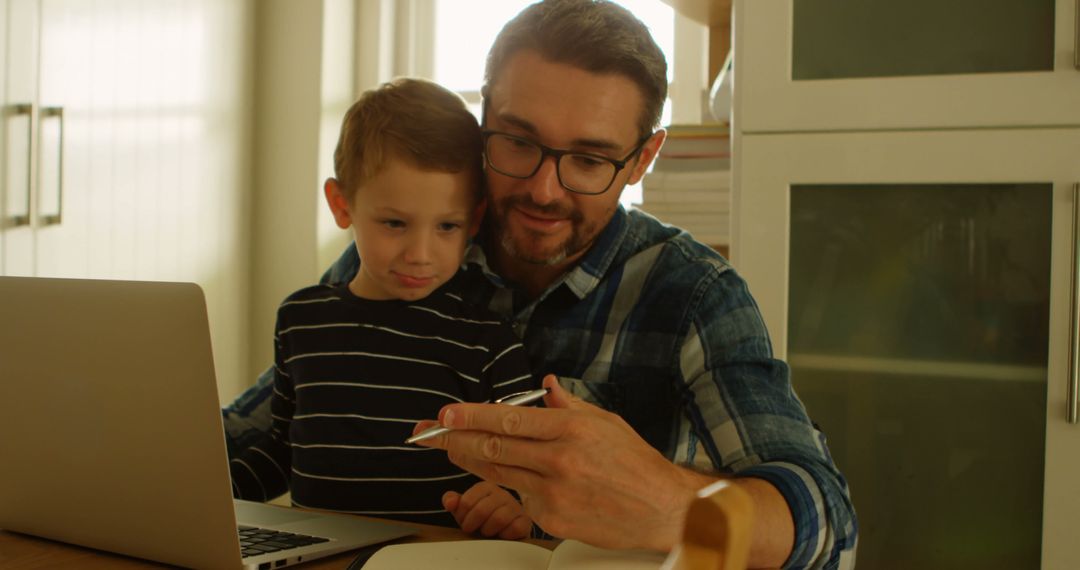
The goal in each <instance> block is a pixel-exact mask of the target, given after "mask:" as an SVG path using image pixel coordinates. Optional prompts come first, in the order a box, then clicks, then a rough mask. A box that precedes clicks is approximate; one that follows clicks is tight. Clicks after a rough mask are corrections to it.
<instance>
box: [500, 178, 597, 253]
mask: <svg viewBox="0 0 1080 570" xmlns="http://www.w3.org/2000/svg"><path fill="white" fill-rule="evenodd" d="M514 208H522V209H524V210H525V211H527V212H532V213H536V214H538V215H543V216H548V217H558V218H564V219H566V220H568V221H569V223H570V236H569V237H568V238H566V240H564V241H563V242H562V243H560V244H558V245H556V246H554V247H551V248H549V249H548V251H544V252H537V253H533V252H531V251H525V250H524V249H525V248H520V247H518V244H517V243H516V242H515V241H514V237H513V235H512V234H511V231H513V230H517V231H518V232H520V233H522V234H526V235H527V234H528V230H524V229H522V228H511V227H510V224H509V222H508V221H507V217H508V215H509V213H510V210H512V209H514ZM494 213H495V216H493V218H494V219H493V221H494V222H495V228H493V229H494V230H495V233H494V234H493V235H495V236H498V238H497V239H498V241H499V244H500V245H501V246H502V248H503V251H505V252H506V253H507V254H508V255H510V257H513V258H514V259H517V260H519V261H524V262H525V263H532V264H536V265H559V264H560V263H562V262H564V261H566V259H567V258H570V257H572V256H574V255H577V254H578V253H580V252H581V251H583V250H584V249H585V248H587V247H588V246H589V245H590V244H591V243H592V241H593V239H595V238H596V234H597V233H598V232H597V231H595V230H596V228H595V226H591V225H590V226H586V225H585V224H584V217H583V216H582V215H581V212H580V211H579V210H576V209H571V208H569V207H565V206H561V205H559V204H548V205H546V206H541V205H539V204H536V203H534V202H533V201H532V198H531V197H530V196H529V195H527V194H522V195H514V196H508V197H506V198H503V199H502V200H501V201H499V202H498V203H497V204H496V205H495V212H494ZM526 239H527V238H526Z"/></svg>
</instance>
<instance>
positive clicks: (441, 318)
mask: <svg viewBox="0 0 1080 570" xmlns="http://www.w3.org/2000/svg"><path fill="white" fill-rule="evenodd" d="M455 283H456V281H452V282H451V283H450V284H448V285H446V286H444V287H442V288H440V289H439V290H437V291H435V292H433V293H432V294H431V295H429V296H428V297H427V298H425V299H422V300H420V301H416V302H406V301H397V300H393V301H372V300H367V299H361V298H359V297H356V296H355V295H353V294H352V293H351V292H350V291H349V289H348V287H347V285H338V286H326V285H318V286H313V287H308V288H306V289H302V290H300V291H297V292H296V293H293V294H292V295H290V296H289V297H288V298H287V299H286V300H285V301H284V302H283V303H282V304H281V307H280V308H279V309H278V317H277V327H276V331H275V336H274V340H275V369H274V372H275V373H274V392H273V396H272V402H271V410H272V417H273V424H272V428H271V432H270V433H269V434H267V435H266V436H265V437H263V438H262V439H261V440H260V441H259V442H258V443H256V444H255V445H253V446H251V447H249V448H248V449H247V450H246V451H244V452H243V453H242V454H240V455H239V456H238V457H236V458H235V459H233V460H232V461H231V463H230V468H231V470H232V478H233V485H234V494H235V495H236V496H237V497H239V498H242V499H248V500H255V501H265V500H268V499H271V498H273V497H276V496H278V495H280V494H282V493H284V492H285V491H291V493H292V501H293V503H294V504H295V505H297V506H301V507H309V508H316V509H325V510H334V511H341V512H351V513H357V514H365V515H372V516H379V517H387V518H397V519H401V520H408V521H413V522H422V523H428V524H442V525H450V526H452V525H454V524H455V523H454V521H453V518H452V517H451V516H450V515H449V513H447V512H446V510H445V509H443V507H442V504H441V497H442V494H443V493H445V492H446V491H448V490H455V491H458V492H464V491H465V490H466V489H468V488H469V487H471V486H472V485H473V484H475V483H476V482H477V481H478V479H477V478H476V477H474V476H472V475H470V474H468V473H466V472H464V471H462V470H461V469H460V468H458V467H457V466H455V465H453V464H452V463H450V462H449V460H447V458H446V452H445V451H442V450H437V449H429V448H423V447H419V446H415V445H407V444H405V443H404V441H405V439H406V438H407V437H409V436H410V435H411V434H412V429H413V426H414V425H415V424H416V422H418V421H419V420H422V419H433V418H435V417H436V415H437V413H438V411H439V409H440V408H442V407H443V406H444V405H446V404H449V403H452V402H483V401H488V400H493V399H495V398H499V397H502V396H505V395H508V394H513V393H515V392H520V391H524V390H528V389H531V388H533V387H535V385H536V382H535V381H534V379H533V378H532V376H530V374H529V371H528V366H527V361H526V354H525V351H524V349H523V348H522V345H521V343H520V342H519V340H518V339H517V337H515V336H514V333H513V331H512V330H511V329H510V327H509V326H508V325H506V324H504V323H503V322H502V321H501V320H500V319H499V317H498V316H496V315H494V314H493V313H490V312H488V311H487V310H486V309H480V308H476V307H473V306H470V305H468V304H466V303H464V302H463V301H462V300H461V297H460V295H458V294H456V293H454V292H453V291H454V287H455V285H454V284H455Z"/></svg>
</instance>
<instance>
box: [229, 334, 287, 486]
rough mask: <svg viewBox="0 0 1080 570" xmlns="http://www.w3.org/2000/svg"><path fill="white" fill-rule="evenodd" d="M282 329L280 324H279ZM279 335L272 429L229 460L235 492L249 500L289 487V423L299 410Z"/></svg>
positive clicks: (275, 355) (274, 374)
mask: <svg viewBox="0 0 1080 570" xmlns="http://www.w3.org/2000/svg"><path fill="white" fill-rule="evenodd" d="M279 330H280V324H279ZM283 353H284V349H283V347H282V344H281V340H280V336H279V334H278V333H277V332H275V334H274V367H273V369H272V372H271V375H272V377H273V385H272V388H271V395H270V397H269V408H270V418H271V422H270V430H269V432H263V433H261V434H260V437H259V438H258V439H257V440H255V441H254V443H252V444H251V445H249V446H248V447H246V448H244V449H242V450H241V451H240V452H239V453H237V455H236V457H234V458H233V459H231V460H230V461H229V471H230V472H231V474H232V483H233V495H234V496H235V497H236V498H238V499H245V500H249V501H269V500H270V499H273V498H275V497H277V496H279V495H281V494H283V493H285V492H286V491H288V490H289V481H290V477H289V472H290V471H291V469H292V448H291V446H290V445H289V425H290V424H291V423H292V419H293V414H294V413H295V411H296V394H295V390H294V389H293V382H292V379H291V377H290V375H289V373H288V371H287V369H286V367H285V365H284V358H283Z"/></svg>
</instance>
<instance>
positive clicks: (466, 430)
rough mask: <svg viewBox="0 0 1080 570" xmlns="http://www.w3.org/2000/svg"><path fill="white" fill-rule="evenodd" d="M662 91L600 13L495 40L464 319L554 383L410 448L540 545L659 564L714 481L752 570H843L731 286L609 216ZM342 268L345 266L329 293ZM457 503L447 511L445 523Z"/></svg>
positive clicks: (825, 504) (657, 139) (790, 415)
mask: <svg viewBox="0 0 1080 570" xmlns="http://www.w3.org/2000/svg"><path fill="white" fill-rule="evenodd" d="M666 89H667V79H666V64H665V62H664V59H663V55H662V54H661V53H660V51H659V49H658V48H657V47H656V44H655V43H654V42H653V41H652V38H651V37H650V36H649V33H648V31H647V29H646V28H645V27H644V25H642V24H641V23H640V22H639V21H638V20H637V19H636V18H634V17H633V16H632V15H631V14H630V13H629V12H627V11H626V10H624V9H622V8H620V7H618V6H616V5H613V4H610V3H607V2H594V1H592V0H548V1H545V2H541V3H538V4H535V5H533V6H530V7H529V8H526V10H524V11H523V12H522V13H521V14H519V15H518V16H517V17H516V18H515V19H514V20H512V21H511V22H510V23H508V24H507V25H506V27H505V28H504V29H503V30H502V32H500V34H499V37H498V38H497V39H496V41H495V44H494V46H493V47H492V49H491V52H490V54H489V57H488V64H487V71H486V75H485V86H484V91H483V92H484V101H485V110H484V117H483V124H484V127H485V167H486V173H487V182H488V208H489V212H488V217H487V219H486V221H485V227H484V229H483V230H482V235H481V236H480V238H479V240H478V245H479V247H474V248H472V249H471V250H470V254H469V256H468V257H467V259H466V262H467V263H469V270H470V272H471V274H472V276H473V278H474V280H475V281H474V282H475V286H474V287H472V288H471V289H470V295H471V296H472V299H470V300H472V301H475V302H480V303H483V304H486V305H488V306H489V307H491V308H492V309H494V310H496V311H497V312H499V313H501V314H503V315H506V316H508V317H509V318H511V319H512V321H513V323H514V325H515V328H516V330H517V332H518V334H519V335H521V336H522V338H523V342H524V344H525V346H526V348H527V349H528V351H529V355H530V363H531V365H532V367H533V369H534V372H538V373H544V374H547V373H550V374H553V375H554V376H557V377H558V380H556V379H555V377H554V376H548V377H547V378H545V381H544V382H545V386H547V387H549V388H550V389H551V390H552V393H551V394H550V395H549V396H548V398H546V404H547V408H529V409H523V408H511V407H507V406H496V405H490V404H454V405H451V406H447V407H445V408H444V409H443V410H442V412H441V413H440V417H439V421H440V423H442V424H443V425H446V426H448V427H452V428H454V430H453V431H451V432H449V433H447V434H445V435H442V436H439V437H436V438H432V439H430V440H426V441H425V442H423V445H428V446H432V447H438V448H442V449H446V450H447V451H448V453H449V457H450V459H451V461H453V462H454V463H456V464H458V465H460V466H461V467H463V468H465V469H467V470H469V471H472V472H474V473H476V474H477V475H479V476H481V477H483V478H485V479H487V480H489V481H492V482H494V483H497V484H500V485H503V486H506V487H510V488H512V489H515V490H517V491H518V492H519V494H520V495H521V497H522V500H523V503H524V506H525V511H526V513H527V514H528V515H529V516H530V517H531V518H532V519H533V520H534V521H535V522H536V523H537V524H538V525H539V526H540V527H541V528H542V529H544V530H545V531H547V532H549V533H551V534H553V535H555V536H559V537H567V538H576V539H579V540H583V541H586V542H589V543H592V544H596V545H600V546H608V547H639V548H652V549H657V550H667V549H670V548H671V547H672V546H673V545H674V544H675V543H676V542H677V541H678V537H679V533H680V529H681V522H682V520H683V517H684V515H685V512H686V509H687V507H688V505H689V503H690V501H691V500H692V499H693V497H694V493H695V491H696V490H698V489H700V488H702V487H704V486H705V485H707V484H709V483H710V482H712V481H715V480H717V479H719V478H730V479H731V480H732V481H733V483H734V484H736V485H739V486H740V487H742V488H743V489H745V490H746V491H748V492H749V494H750V495H751V497H752V498H753V500H754V503H755V511H756V519H755V526H754V531H753V540H752V546H751V565H752V566H760V567H768V566H780V565H784V566H786V567H828V568H832V567H841V566H843V567H850V566H851V565H853V563H854V550H855V538H856V522H855V515H854V509H853V507H852V505H851V502H850V499H849V496H848V492H847V486H846V483H845V482H844V479H843V477H842V476H841V474H840V473H839V472H838V470H837V469H836V467H835V465H834V464H833V462H832V460H831V458H830V457H829V455H828V451H827V449H826V447H825V443H824V436H823V435H822V434H820V433H819V432H818V431H817V430H815V429H814V427H813V426H812V424H811V423H810V421H809V419H808V418H807V417H806V413H805V411H804V409H803V407H802V404H801V403H800V402H799V401H798V398H797V397H796V396H795V394H794V392H793V391H792V388H791V383H790V378H789V375H788V368H787V366H786V365H785V364H784V363H782V362H780V361H778V360H775V359H773V358H772V351H771V346H770V343H769V340H768V336H767V333H766V331H765V329H764V325H763V323H762V321H761V317H760V314H759V313H758V310H757V307H756V305H755V304H754V301H753V299H752V298H751V297H750V295H749V293H748V291H747V290H746V285H745V283H744V282H743V281H742V279H741V278H740V277H739V276H738V275H737V274H736V273H735V271H734V270H733V269H732V268H731V267H730V266H729V265H728V264H727V262H726V261H725V260H724V259H723V258H721V257H720V256H719V255H717V254H715V253H714V252H713V251H712V250H711V249H709V248H707V247H706V246H703V245H701V244H699V243H697V242H695V241H693V239H692V238H691V237H690V236H689V235H687V234H685V233H682V232H680V231H679V230H677V229H676V228H671V227H668V226H663V225H661V224H659V223H658V222H656V221H655V220H653V219H652V218H649V217H648V216H646V215H644V214H641V213H640V212H637V211H631V212H629V213H628V212H626V211H624V210H623V209H622V208H621V207H620V206H619V202H618V199H619V195H620V194H621V192H622V189H623V187H624V186H625V185H626V184H632V183H635V182H637V181H638V180H639V179H640V178H641V177H642V176H643V175H644V173H645V170H646V168H647V167H648V165H649V163H650V161H651V160H652V159H653V158H654V157H655V156H656V153H657V152H658V151H659V149H660V146H661V145H662V144H663V140H664V132H663V131H662V130H661V131H655V132H654V131H653V129H654V128H655V127H656V126H657V125H658V123H659V117H660V111H661V107H662V105H663V101H664V99H665V97H666ZM355 265H356V261H355V253H352V252H346V254H345V255H344V256H343V258H342V259H341V260H339V261H338V263H336V264H335V266H334V267H332V268H331V271H330V272H329V274H328V276H327V277H328V279H330V280H340V279H347V278H348V276H349V275H350V274H351V272H355ZM258 400H259V399H258V398H255V399H254V401H252V399H251V398H248V400H246V401H241V402H239V403H238V405H237V408H236V409H237V410H239V411H242V412H243V411H248V412H250V410H251V409H252V407H253V406H254V407H257V405H258V403H259V402H258ZM240 415H241V416H243V415H245V414H243V413H241V414H240ZM247 415H250V414H247ZM227 417H228V415H227ZM430 425H431V423H430V422H422V423H421V424H419V425H418V426H417V428H416V429H417V430H420V429H423V428H425V427H428V426H430ZM470 500H471V498H470V497H462V496H458V495H456V494H452V493H451V494H448V496H447V497H446V498H445V500H444V504H445V506H446V507H447V509H448V510H449V511H450V512H451V513H452V514H454V515H455V516H456V517H459V519H460V517H461V516H465V515H466V514H467V513H468V512H469V509H470V507H471V505H469V504H467V503H468V502H469V501H470Z"/></svg>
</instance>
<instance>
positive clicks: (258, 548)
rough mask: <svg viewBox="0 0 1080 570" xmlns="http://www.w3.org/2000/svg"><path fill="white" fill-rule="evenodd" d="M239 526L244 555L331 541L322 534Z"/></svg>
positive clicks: (241, 548)
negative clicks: (309, 534)
mask: <svg viewBox="0 0 1080 570" xmlns="http://www.w3.org/2000/svg"><path fill="white" fill-rule="evenodd" d="M237 528H238V529H239V531H240V554H241V555H242V556H258V555H260V554H267V553H270V552H278V551H281V550H288V549H290V548H300V547H301V546H307V545H309V544H318V543H320V542H330V539H329V538H323V537H321V536H308V535H306V534H295V533H291V532H281V531H279V530H270V529H268V528H258V527H254V526H245V525H238V526H237Z"/></svg>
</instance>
